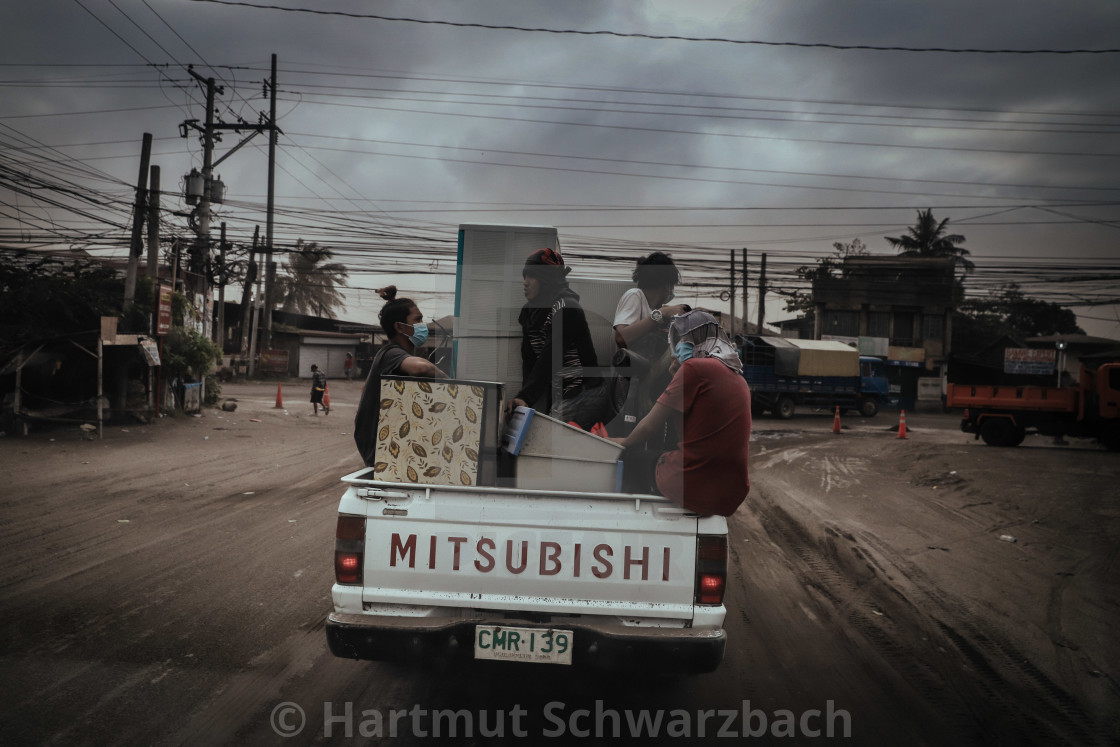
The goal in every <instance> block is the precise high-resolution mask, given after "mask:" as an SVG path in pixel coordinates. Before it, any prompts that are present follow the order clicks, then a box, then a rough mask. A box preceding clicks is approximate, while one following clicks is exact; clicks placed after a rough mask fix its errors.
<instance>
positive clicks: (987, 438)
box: [945, 363, 1120, 451]
mask: <svg viewBox="0 0 1120 747" xmlns="http://www.w3.org/2000/svg"><path fill="white" fill-rule="evenodd" d="M945 404H946V405H947V406H948V407H952V408H964V414H963V416H962V418H961V430H962V431H964V432H965V433H973V434H975V435H976V438H982V439H984V443H986V444H988V445H989V446H1018V445H1019V444H1021V443H1022V442H1023V439H1024V438H1025V437H1026V434H1027V432H1028V431H1035V432H1038V433H1041V434H1043V435H1047V436H1076V437H1081V438H1096V439H1098V440H1099V441H1100V442H1101V443H1102V444H1103V445H1104V446H1105V447H1106V448H1107V449H1108V450H1109V451H1120V363H1105V364H1102V365H1100V366H1097V367H1095V368H1092V367H1089V366H1086V365H1082V366H1081V369H1080V372H1079V375H1078V380H1077V382H1076V383H1075V384H1071V385H1070V386H1062V387H1057V386H1054V387H1046V386H1016V385H1001V384H961V383H951V384H949V385H948V389H947V391H946V394H945Z"/></svg>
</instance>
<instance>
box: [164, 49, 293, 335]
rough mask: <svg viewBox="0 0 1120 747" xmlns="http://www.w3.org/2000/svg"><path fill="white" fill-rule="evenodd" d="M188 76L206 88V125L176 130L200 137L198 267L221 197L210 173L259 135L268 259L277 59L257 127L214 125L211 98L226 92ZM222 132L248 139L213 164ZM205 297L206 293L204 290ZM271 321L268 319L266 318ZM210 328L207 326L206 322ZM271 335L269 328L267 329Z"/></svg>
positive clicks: (209, 81) (208, 81)
mask: <svg viewBox="0 0 1120 747" xmlns="http://www.w3.org/2000/svg"><path fill="white" fill-rule="evenodd" d="M188 72H189V73H190V74H191V76H192V77H194V78H195V80H197V81H199V82H200V83H205V84H206V121H205V124H204V125H202V126H200V125H199V124H198V120H193V119H192V120H187V121H186V122H184V123H183V124H181V125H180V126H179V132H180V134H181V135H182V136H183V137H186V136H187V130H188V129H194V130H198V131H199V132H201V133H202V140H203V167H202V179H203V188H202V195H201V198H200V200H199V206H198V210H197V215H198V220H197V226H198V228H197V233H198V235H199V240H200V243H203V242H204V243H203V245H202V246H200V247H199V248H200V249H201V251H202V256H201V259H202V262H201V265H202V266H205V265H206V263H207V262H208V260H209V237H210V218H211V216H210V206H211V204H212V203H213V202H215V201H221V199H222V198H221V197H216V196H215V193H214V192H213V186H212V185H213V182H214V180H213V172H214V168H215V167H216V166H217V165H218V164H220V163H221V162H222V161H224V160H225V159H227V158H229V157H230V156H231V155H233V154H234V153H235V152H237V150H239V149H240V148H241V147H242V146H244V145H245V144H246V143H248V142H249V141H250V140H252V139H253V138H254V137H255V136H256V135H258V134H259V133H261V132H268V133H269V148H268V236H267V239H266V247H265V250H266V251H267V252H269V256H270V257H271V250H272V227H273V214H274V211H275V184H276V166H275V164H276V142H277V135H278V133H279V132H280V128H278V127H277V126H276V55H272V79H271V80H270V81H266V82H265V85H266V87H268V88H269V89H270V90H271V96H270V99H271V101H270V105H269V115H268V118H267V119H266V118H265V117H264V115H263V114H262V115H260V119H259V121H258V122H257V123H256V124H250V123H249V122H246V121H245V120H243V119H240V118H238V121H237V122H235V123H232V124H229V123H225V122H215V121H214V95H215V93H217V94H224V93H225V89H224V88H222V87H221V86H216V85H215V84H214V79H213V78H205V79H204V78H203V77H202V76H201V75H198V74H197V73H196V72H194V70H193V69H191V68H188ZM222 130H233V131H234V132H236V133H238V134H240V133H241V132H242V131H243V130H244V131H248V132H249V135H248V137H245V138H244V139H242V140H241V142H239V143H238V144H237V145H235V146H234V147H233V148H231V149H230V150H229V152H227V153H226V154H225V155H223V156H222V157H221V158H219V159H217V160H214V157H213V155H214V143H215V142H216V141H220V140H221V136H220V133H221V131H222ZM223 282H224V268H223ZM207 293H209V289H208V288H207ZM269 318H270V319H271V315H269ZM207 324H209V322H207ZM270 331H271V328H270Z"/></svg>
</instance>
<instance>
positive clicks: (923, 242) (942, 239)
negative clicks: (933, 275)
mask: <svg viewBox="0 0 1120 747" xmlns="http://www.w3.org/2000/svg"><path fill="white" fill-rule="evenodd" d="M948 224H949V219H948V218H946V219H945V220H943V221H941V222H940V223H939V222H938V221H937V219H936V218H934V217H933V208H928V209H926V210H919V211H918V222H917V223H916V224H914V225H913V226H911V227H910V228H908V229H906V231H907V235H906V236H887V237H886V239H887V242H888V243H890V245H891V246H893V247H894V248H896V249H898V250H899V256H900V257H952V258H953V259H954V260H956V262H957V264H959V265H960V266H961V267H963V268H964V272H965V274H966V275H967V274H968V273H969V272H971V271H972V270H973V269H974V268H975V267H976V265H975V264H973V263H972V262H971V261H970V260H968V259H966V257H967V256H968V254H969V252H968V250H967V249H965V248H964V247H962V246H958V245H959V244H963V243H964V236H961V235H960V234H956V233H952V234H946V233H945V227H946V226H947V225H948Z"/></svg>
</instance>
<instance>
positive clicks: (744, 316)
mask: <svg viewBox="0 0 1120 747" xmlns="http://www.w3.org/2000/svg"><path fill="white" fill-rule="evenodd" d="M749 318H750V315H749V314H748V313H747V248H746V247H743V316H742V319H743V334H746V333H747V319H749Z"/></svg>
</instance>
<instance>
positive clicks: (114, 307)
mask: <svg viewBox="0 0 1120 747" xmlns="http://www.w3.org/2000/svg"><path fill="white" fill-rule="evenodd" d="M123 296H124V284H123V283H122V282H121V281H120V279H119V278H118V277H117V275H116V273H115V272H113V271H112V270H110V269H107V268H105V267H103V266H101V265H98V264H95V263H93V262H89V261H86V260H83V259H56V258H54V257H50V256H44V255H40V254H36V253H35V252H26V251H14V252H4V256H3V257H0V342H2V343H4V344H19V343H21V342H26V341H28V340H35V339H42V338H47V337H56V336H59V335H66V334H73V333H76V332H87V331H93V330H98V329H100V328H101V327H100V325H101V317H102V316H116V315H117V314H119V313H120V309H121V302H122V300H123Z"/></svg>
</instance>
